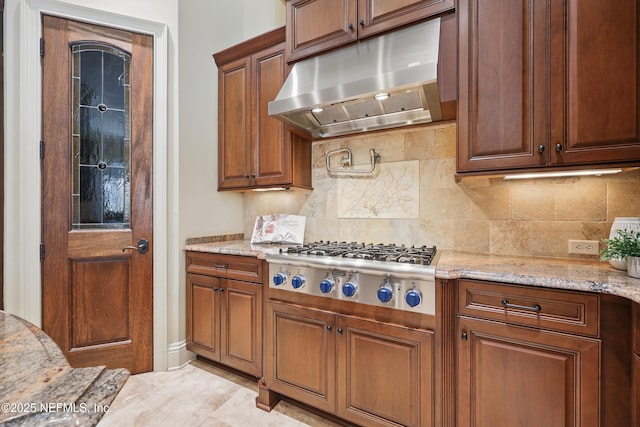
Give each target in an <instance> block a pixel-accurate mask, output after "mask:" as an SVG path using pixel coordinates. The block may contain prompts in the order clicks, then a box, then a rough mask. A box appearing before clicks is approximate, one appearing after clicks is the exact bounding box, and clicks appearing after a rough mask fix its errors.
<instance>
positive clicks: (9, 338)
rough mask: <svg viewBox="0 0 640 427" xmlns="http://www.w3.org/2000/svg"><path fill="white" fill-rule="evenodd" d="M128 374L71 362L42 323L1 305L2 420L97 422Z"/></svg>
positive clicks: (17, 423) (11, 423)
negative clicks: (76, 364) (18, 315)
mask: <svg viewBox="0 0 640 427" xmlns="http://www.w3.org/2000/svg"><path fill="white" fill-rule="evenodd" d="M127 378H129V371H127V370H126V369H106V368H105V367H104V366H96V367H90V368H72V367H71V366H70V365H69V363H68V362H67V360H66V358H65V357H64V355H63V354H62V351H61V350H60V348H59V347H58V346H57V345H56V344H55V343H54V342H53V340H52V339H51V338H49V336H47V335H46V334H45V333H44V332H43V331H42V330H41V329H39V328H38V327H36V326H34V325H32V324H31V323H29V322H27V321H26V320H23V319H21V318H19V317H17V316H13V315H11V314H8V313H5V312H4V311H0V396H1V397H0V405H1V406H0V425H2V426H41V425H44V424H47V425H49V424H51V425H58V426H71V425H73V426H77V425H81V426H93V425H96V424H97V423H98V421H100V419H101V418H102V416H103V415H104V414H105V412H106V411H107V410H108V407H109V405H110V404H111V402H112V401H113V399H114V398H115V396H116V395H117V394H118V392H119V391H120V389H121V388H122V386H123V385H124V383H125V382H126V381H127Z"/></svg>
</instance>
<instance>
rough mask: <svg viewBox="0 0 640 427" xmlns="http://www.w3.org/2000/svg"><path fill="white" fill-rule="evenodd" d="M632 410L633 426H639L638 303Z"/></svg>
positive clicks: (639, 309)
mask: <svg viewBox="0 0 640 427" xmlns="http://www.w3.org/2000/svg"><path fill="white" fill-rule="evenodd" d="M633 352H634V356H633V402H635V403H634V405H633V410H632V417H633V423H632V425H633V426H634V427H640V304H638V303H635V304H633Z"/></svg>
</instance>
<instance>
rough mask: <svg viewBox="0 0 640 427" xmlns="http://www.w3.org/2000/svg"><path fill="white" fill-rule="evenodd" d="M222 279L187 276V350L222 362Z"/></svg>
mask: <svg viewBox="0 0 640 427" xmlns="http://www.w3.org/2000/svg"><path fill="white" fill-rule="evenodd" d="M221 280H222V279H220V278H218V277H211V276H203V275H200V274H187V286H186V287H187V349H188V350H191V351H193V352H194V353H197V354H200V355H202V356H204V357H206V358H208V359H211V360H215V361H217V362H219V361H220V288H221Z"/></svg>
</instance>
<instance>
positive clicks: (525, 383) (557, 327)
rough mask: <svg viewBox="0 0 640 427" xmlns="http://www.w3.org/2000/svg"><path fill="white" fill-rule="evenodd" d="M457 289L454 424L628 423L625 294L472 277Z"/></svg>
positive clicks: (629, 335)
mask: <svg viewBox="0 0 640 427" xmlns="http://www.w3.org/2000/svg"><path fill="white" fill-rule="evenodd" d="M455 299H456V303H455V304H456V314H457V325H456V328H455V334H454V341H455V358H456V372H457V373H456V377H457V378H456V426H458V427H470V426H474V427H483V426H487V427H489V426H491V427H494V426H509V427H510V426H521V427H529V426H530V427H536V426H545V427H547V426H549V427H554V426H565V427H569V426H571V427H578V426H580V427H591V426H593V427H596V426H623V425H625V426H626V425H632V424H631V419H632V417H633V413H634V412H637V409H633V406H634V403H633V402H634V401H633V398H632V395H633V392H632V390H633V381H634V380H633V378H632V377H633V375H634V374H633V369H634V368H633V366H634V364H636V365H637V364H638V355H637V351H636V353H635V358H636V359H635V361H634V360H633V357H634V354H633V326H632V322H631V321H630V320H631V318H632V307H631V303H630V301H629V300H627V299H625V298H621V297H616V296H613V295H606V294H596V293H590V292H576V291H568V290H559V289H550V288H540V287H534V286H522V285H515V284H506V283H496V282H485V281H479V280H468V279H460V280H458V285H457V287H456V298H455ZM636 322H637V320H636ZM636 334H638V332H636ZM636 336H637V335H636ZM635 375H636V380H635V381H636V382H637V381H638V380H637V378H638V374H637V372H636V373H635ZM636 387H637V386H636ZM636 399H637V397H636ZM635 406H636V408H637V407H638V405H637V400H636V404H635ZM635 425H637V424H635Z"/></svg>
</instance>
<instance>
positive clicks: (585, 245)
mask: <svg viewBox="0 0 640 427" xmlns="http://www.w3.org/2000/svg"><path fill="white" fill-rule="evenodd" d="M569 253H570V254H578V255H598V254H599V253H600V243H599V242H598V241H597V240H569Z"/></svg>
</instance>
